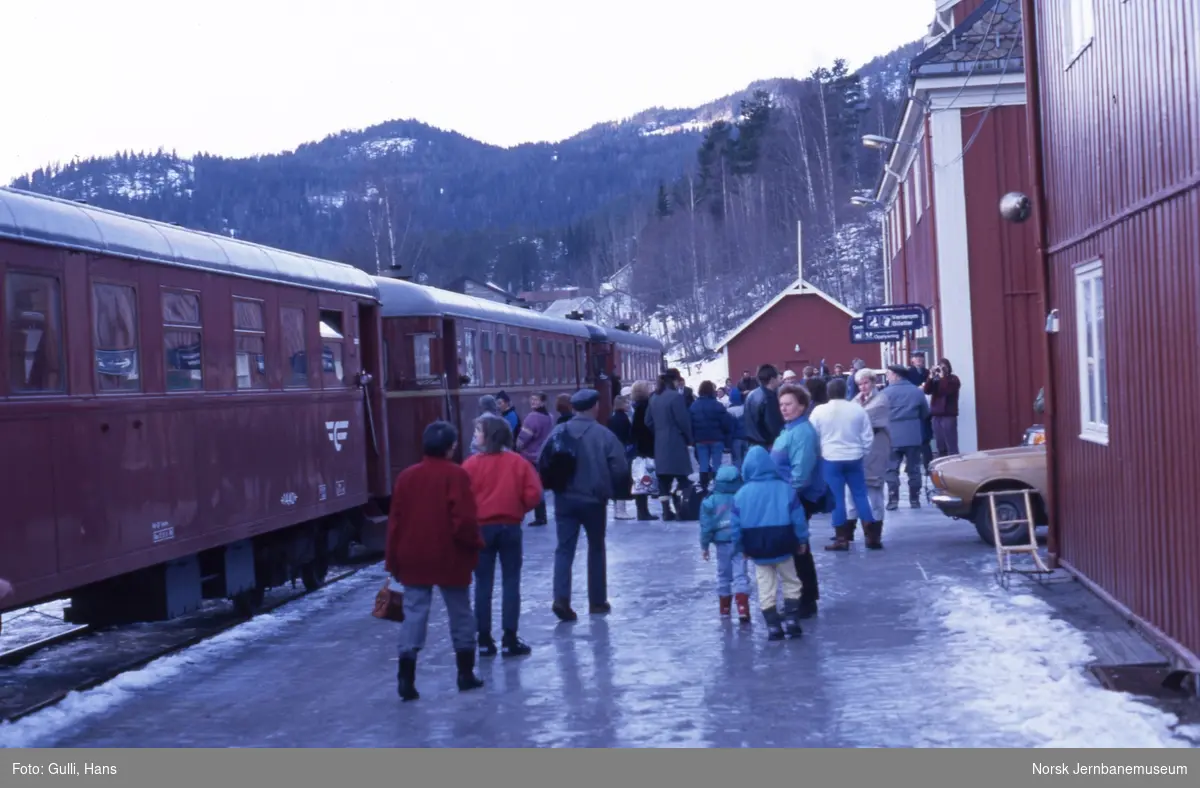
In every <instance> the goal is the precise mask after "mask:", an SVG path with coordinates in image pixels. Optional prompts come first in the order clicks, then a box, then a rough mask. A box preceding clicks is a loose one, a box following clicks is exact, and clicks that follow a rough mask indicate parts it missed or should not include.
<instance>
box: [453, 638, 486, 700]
mask: <svg viewBox="0 0 1200 788" xmlns="http://www.w3.org/2000/svg"><path fill="white" fill-rule="evenodd" d="M454 656H455V659H456V660H457V662H458V691H459V692H466V691H467V690H473V689H479V688H480V687H482V686H483V681H482V680H481V679H480V678H479V677H478V676H476V675H475V649H473V648H467V649H463V650H462V651H456V652H454Z"/></svg>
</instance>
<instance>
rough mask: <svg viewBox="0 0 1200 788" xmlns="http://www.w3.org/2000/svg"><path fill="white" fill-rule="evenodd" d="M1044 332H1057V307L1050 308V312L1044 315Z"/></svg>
mask: <svg viewBox="0 0 1200 788" xmlns="http://www.w3.org/2000/svg"><path fill="white" fill-rule="evenodd" d="M1046 333H1047V334H1057V333H1058V310H1057V309H1051V310H1050V314H1048V315H1046Z"/></svg>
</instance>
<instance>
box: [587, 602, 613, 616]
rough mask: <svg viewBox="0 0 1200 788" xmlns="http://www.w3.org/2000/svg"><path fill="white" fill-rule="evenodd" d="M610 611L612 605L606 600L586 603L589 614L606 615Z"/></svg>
mask: <svg viewBox="0 0 1200 788" xmlns="http://www.w3.org/2000/svg"><path fill="white" fill-rule="evenodd" d="M611 612H612V605H610V604H609V603H608V602H601V603H600V604H598V605H588V615H591V616H607V615H608V614H609V613H611Z"/></svg>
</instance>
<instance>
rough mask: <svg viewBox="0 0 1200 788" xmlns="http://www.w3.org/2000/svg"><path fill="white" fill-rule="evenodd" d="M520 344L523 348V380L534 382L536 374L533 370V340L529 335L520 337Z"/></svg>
mask: <svg viewBox="0 0 1200 788" xmlns="http://www.w3.org/2000/svg"><path fill="white" fill-rule="evenodd" d="M521 344H522V346H523V347H524V348H525V366H524V369H523V371H524V374H525V382H526V383H536V382H537V375H536V373H535V372H534V370H533V340H532V339H530V338H529V337H521Z"/></svg>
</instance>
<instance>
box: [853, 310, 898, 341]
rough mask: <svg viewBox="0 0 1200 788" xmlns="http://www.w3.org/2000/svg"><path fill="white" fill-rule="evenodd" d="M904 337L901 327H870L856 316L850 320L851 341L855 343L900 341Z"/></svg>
mask: <svg viewBox="0 0 1200 788" xmlns="http://www.w3.org/2000/svg"><path fill="white" fill-rule="evenodd" d="M903 338H904V332H903V331H900V330H899V329H890V328H889V329H869V328H867V327H866V326H864V325H863V319H862V318H861V317H856V318H854V319H853V320H851V321H850V342H851V344H854V345H874V344H877V343H879V342H899V341H900V340H901V339H903Z"/></svg>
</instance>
